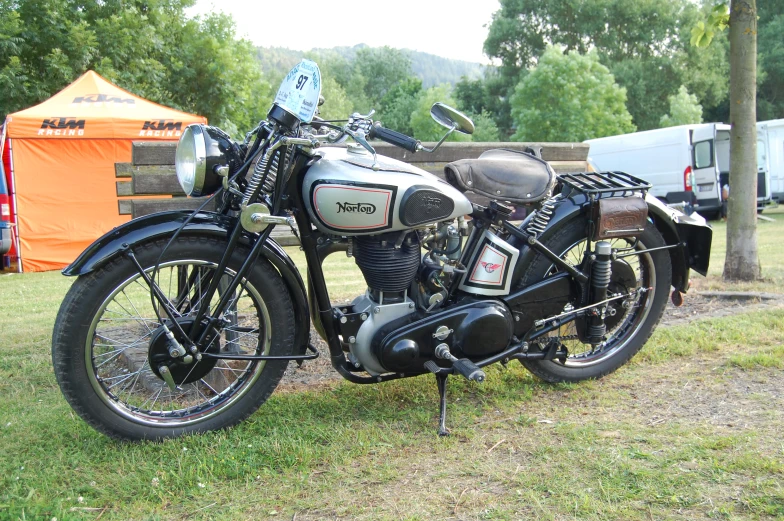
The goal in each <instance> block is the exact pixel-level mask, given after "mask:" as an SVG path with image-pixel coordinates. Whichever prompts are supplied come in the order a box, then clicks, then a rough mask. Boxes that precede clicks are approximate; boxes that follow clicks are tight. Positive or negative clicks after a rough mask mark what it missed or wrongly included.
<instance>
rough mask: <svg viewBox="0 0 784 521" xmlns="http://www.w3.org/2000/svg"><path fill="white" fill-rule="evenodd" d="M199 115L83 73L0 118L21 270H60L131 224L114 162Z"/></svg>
mask: <svg viewBox="0 0 784 521" xmlns="http://www.w3.org/2000/svg"><path fill="white" fill-rule="evenodd" d="M206 122H207V120H206V119H205V118H204V117H202V116H196V115H193V114H187V113H185V112H179V111H177V110H173V109H170V108H168V107H164V106H161V105H158V104H156V103H152V102H150V101H147V100H145V99H143V98H140V97H138V96H135V95H133V94H131V93H130V92H128V91H125V90H123V89H121V88H119V87H117V86H115V85H113V84H111V83H109V82H108V81H107V80H105V79H104V78H102V77H101V76H99V75H98V74H96V73H95V72H93V71H88V72H87V73H85V74H84V75H82V76H81V77H80V78H79V79H77V80H76V81H75V82H73V83H72V84H71V85H69V86H68V87H66V88H65V89H63V90H61V91H60V92H58V93H57V94H55V95H54V96H52V97H51V98H50V99H48V100H46V101H44V102H43V103H41V104H40V105H36V106H34V107H30V108H28V109H26V110H23V111H21V112H17V113H15V114H11V115H10V116H8V117H7V118H6V122H5V131H6V135H7V137H8V140H7V141H6V146H7V147H9V149H10V152H11V153H10V159H11V160H10V166H11V172H7V175H8V176H9V178H10V183H9V185H10V186H9V188H10V189H11V191H12V192H13V194H12V201H13V208H12V213H13V215H14V216H15V223H16V227H15V228H14V230H15V233H16V237H15V242H16V246H17V250H16V256H17V259H18V261H19V271H22V270H24V271H46V270H53V269H60V268H63V267H65V266H67V265H68V264H69V263H70V262H72V261H73V260H74V259H75V258H76V257H77V256H78V255H79V253H81V252H82V250H84V249H85V248H86V247H87V246H88V245H89V244H90V243H91V242H92V241H94V240H95V239H97V238H98V237H100V236H101V235H103V234H104V233H106V232H107V231H109V230H111V229H112V228H113V227H115V226H118V225H120V224H122V223H124V222H126V221H128V220H129V217H128V216H127V215H120V214H119V210H118V203H117V201H118V197H117V192H116V179H115V168H114V164H115V163H127V162H130V161H131V143H132V142H133V141H138V140H142V141H150V140H176V139H179V137H180V135H181V134H182V131H183V130H184V129H185V127H186V126H187V125H189V124H191V123H206Z"/></svg>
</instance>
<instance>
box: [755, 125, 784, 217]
mask: <svg viewBox="0 0 784 521" xmlns="http://www.w3.org/2000/svg"><path fill="white" fill-rule="evenodd" d="M757 162H758V163H759V165H760V166H761V167H764V168H765V170H766V171H767V172H768V175H769V177H770V193H771V197H772V198H773V200H775V201H776V202H778V203H784V119H772V120H770V121H760V122H759V123H757Z"/></svg>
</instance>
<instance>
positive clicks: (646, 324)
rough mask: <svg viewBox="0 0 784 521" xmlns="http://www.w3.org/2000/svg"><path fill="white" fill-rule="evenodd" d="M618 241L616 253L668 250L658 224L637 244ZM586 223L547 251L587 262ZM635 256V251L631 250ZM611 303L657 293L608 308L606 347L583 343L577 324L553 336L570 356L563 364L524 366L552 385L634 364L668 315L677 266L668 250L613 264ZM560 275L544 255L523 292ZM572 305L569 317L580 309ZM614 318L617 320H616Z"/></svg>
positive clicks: (571, 226)
mask: <svg viewBox="0 0 784 521" xmlns="http://www.w3.org/2000/svg"><path fill="white" fill-rule="evenodd" d="M637 239H638V240H636V241H635V239H634V238H629V239H612V240H610V241H609V242H610V243H611V244H612V247H613V248H614V249H622V248H627V249H628V248H634V249H636V250H645V249H648V248H656V247H659V246H664V245H665V242H664V239H663V238H662V236H661V234H660V233H659V231H658V230H657V229H656V227H655V226H654V225H653V224H652V223H650V222H649V223H647V224H646V227H645V231H644V232H643V233H642V234H641V235H640V236H639V237H638V238H637ZM587 244H588V243H587V238H586V232H585V223H584V222H583V221H581V220H574V221H572V222H571V223H568V224H567V225H566V226H565V227H564V228H563V229H562V230H560V231H559V232H557V233H556V234H555V235H554V236H553V237H552V238H551V239H549V240H548V241H547V244H546V245H547V247H548V248H549V249H550V250H552V251H554V252H556V253H557V254H559V256H560V257H561V258H563V259H566V260H567V261H569V262H570V263H571V264H573V265H579V264H580V263H581V262H582V261H583V254H584V252H585V249H586V246H587ZM629 251H631V250H629ZM612 266H613V269H612V277H611V280H610V286H609V288H608V297H609V296H612V295H622V294H628V293H630V292H631V291H633V290H635V289H638V288H651V289H650V290H649V291H647V292H644V293H640V294H639V295H637V296H635V297H630V298H627V299H619V300H617V301H614V302H612V303H610V304H608V306H609V307H608V316H607V318H606V320H605V323H606V325H607V334H606V337H605V338H606V341H605V342H603V343H602V344H601V345H600V346H598V347H596V348H594V347H593V346H591V344H586V343H583V342H581V341H580V339H579V335H578V331H577V325H576V323H575V321H572V322H569V323H567V324H565V325H564V326H562V327H561V328H560V329H559V330H557V331H553V332H552V333H550V337H549V338H547V337H546V338H543V339H542V341H549V340H550V339H551V338H552V337H559V339H560V341H561V343H562V344H563V345H564V346H566V348H567V350H568V351H569V356H568V357H567V358H566V360H564V361H558V360H552V361H550V360H548V361H545V360H523V361H522V363H523V365H524V366H525V367H526V368H527V369H528V370H529V371H531V372H532V373H533V374H534V375H536V376H538V377H539V378H541V379H542V380H545V381H547V382H578V381H581V380H586V379H591V378H600V377H602V376H604V375H606V374H608V373H611V372H613V371H615V370H616V369H618V368H619V367H620V366H622V365H623V364H625V363H626V362H628V361H629V359H630V358H631V357H632V356H634V355H635V354H636V353H637V352H638V351H639V350H640V349H641V348H642V346H643V345H644V344H645V342H646V341H647V340H648V338H649V337H650V335H651V333H652V332H653V329H654V328H655V327H656V324H657V323H658V322H659V319H660V318H661V316H662V313H663V312H664V308H665V306H666V304H667V298H668V295H669V290H670V284H671V278H672V266H671V263H670V256H669V253H668V252H667V250H659V251H654V252H650V253H643V254H639V255H631V256H627V257H623V258H619V259H616V260H614V261H613V265H612ZM556 272H557V269H556V267H555V266H554V265H553V263H552V261H550V260H548V259H547V258H546V257H544V256H543V255H541V254H539V255H537V257H535V258H534V260H533V262H532V263H531V264H530V265H529V266H528V268H527V270H526V271H525V273H524V275H523V277H522V280H521V286H528V285H531V284H534V283H536V282H538V281H540V280H542V279H544V278H547V277H549V276H551V275H553V274H555V273H556ZM579 306H580V304H579V303H578V302H572V303H570V304H568V305H567V306H566V308H565V309H564V311H569V310H571V309H576V308H577V307H579ZM611 314H612V315H611Z"/></svg>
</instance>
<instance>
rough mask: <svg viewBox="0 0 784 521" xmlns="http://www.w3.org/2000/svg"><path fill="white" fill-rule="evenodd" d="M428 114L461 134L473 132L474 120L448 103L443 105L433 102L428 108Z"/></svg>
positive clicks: (437, 121)
mask: <svg viewBox="0 0 784 521" xmlns="http://www.w3.org/2000/svg"><path fill="white" fill-rule="evenodd" d="M430 116H431V117H432V118H433V119H434V120H435V121H436V123H438V124H439V125H442V126H444V127H446V128H448V129H454V130H457V131H458V132H460V133H463V134H473V133H474V122H473V121H471V119H470V118H469V117H468V116H466V115H465V114H463V113H462V112H460V111H459V110H455V109H453V108H452V107H450V106H449V105H444V104H443V103H441V102H438V103H434V104H433V106H432V107H431V108H430Z"/></svg>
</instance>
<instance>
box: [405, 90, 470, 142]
mask: <svg viewBox="0 0 784 521" xmlns="http://www.w3.org/2000/svg"><path fill="white" fill-rule="evenodd" d="M437 101H440V102H441V103H445V104H447V105H450V106H452V107H454V106H455V105H456V103H455V100H454V98H452V93H451V88H450V86H449V85H446V84H443V85H436V86H435V87H430V88H429V89H427V90H423V91H422V92H420V93H419V96H418V97H417V104H416V107H415V109H414V112H413V113H412V114H411V130H412V131H413V136H414V137H416V138H417V139H419V140H420V141H438V140H439V139H441V136H443V135H444V133H445V132H446V129H445V128H444V127H442V126H441V125H439V124H438V123H436V122H435V121H434V120H433V118H431V117H430V107H432V106H433V104H434V103H436V102H437ZM449 141H471V136H467V135H465V134H461V133H459V132H453V133H452V135H451V136H449Z"/></svg>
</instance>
